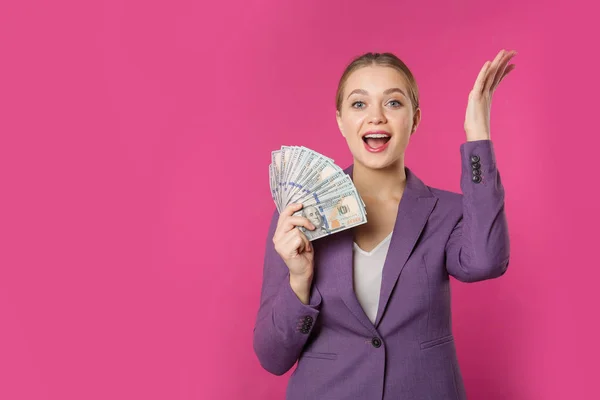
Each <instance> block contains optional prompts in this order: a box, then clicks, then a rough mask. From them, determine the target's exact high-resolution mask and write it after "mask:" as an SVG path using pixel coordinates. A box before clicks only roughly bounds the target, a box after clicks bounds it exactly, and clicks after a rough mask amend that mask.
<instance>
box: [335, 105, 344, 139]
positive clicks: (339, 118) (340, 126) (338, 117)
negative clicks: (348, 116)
mask: <svg viewBox="0 0 600 400" xmlns="http://www.w3.org/2000/svg"><path fill="white" fill-rule="evenodd" d="M335 120H336V121H337V124H338V128H339V130H340V132H341V133H342V136H343V137H346V135H345V134H344V128H342V114H340V111H339V110H336V112H335Z"/></svg>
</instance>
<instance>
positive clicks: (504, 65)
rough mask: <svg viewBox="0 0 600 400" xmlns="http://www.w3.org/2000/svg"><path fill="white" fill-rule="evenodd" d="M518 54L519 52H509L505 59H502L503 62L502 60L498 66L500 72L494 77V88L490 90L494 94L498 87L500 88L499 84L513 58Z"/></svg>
mask: <svg viewBox="0 0 600 400" xmlns="http://www.w3.org/2000/svg"><path fill="white" fill-rule="evenodd" d="M516 53H517V52H516V51H514V50H512V51H509V52H507V53H506V54H505V55H504V57H502V60H500V64H499V65H498V72H496V76H495V77H494V81H493V82H492V86H491V88H490V90H491V91H492V92H493V91H494V90H496V87H498V84H499V83H500V81H501V80H502V78H503V77H504V73H505V72H506V68H507V67H508V63H509V62H510V60H511V58H513V57H514V56H515V54H516Z"/></svg>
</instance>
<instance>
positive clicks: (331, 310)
mask: <svg viewBox="0 0 600 400" xmlns="http://www.w3.org/2000/svg"><path fill="white" fill-rule="evenodd" d="M515 54H516V52H515V51H504V50H502V51H500V53H499V54H498V55H497V56H496V58H495V59H494V60H493V61H492V62H490V61H488V62H486V63H485V64H484V65H483V68H482V69H481V71H480V72H479V75H478V76H477V79H476V81H475V85H474V87H473V89H472V90H471V92H470V94H469V98H468V104H467V110H466V118H465V124H464V129H465V132H466V142H464V143H462V144H461V146H460V156H461V160H462V172H461V190H462V194H459V193H453V192H449V191H445V190H442V189H436V188H432V187H430V186H427V185H426V184H424V183H423V182H422V181H421V180H420V179H419V178H418V177H417V176H416V175H415V174H414V173H413V172H412V171H411V170H410V169H409V168H408V167H406V166H405V163H404V155H405V152H406V149H407V147H408V144H409V142H410V138H411V136H412V135H413V133H415V131H416V129H417V127H418V126H419V122H420V120H421V110H420V108H419V94H418V89H417V85H416V82H415V79H414V77H413V75H412V73H411V72H410V70H409V69H408V67H407V66H406V65H405V64H404V63H403V62H402V61H401V60H400V59H398V58H397V57H396V56H394V55H393V54H390V53H383V54H379V53H375V54H373V53H367V54H365V55H363V56H361V57H359V58H357V59H355V60H354V61H353V62H352V63H351V64H350V65H349V66H348V67H347V68H346V71H345V72H344V74H343V75H342V77H341V79H340V83H339V87H338V92H337V122H338V126H339V129H340V131H341V133H342V135H343V136H344V138H345V139H346V141H347V143H348V147H349V149H350V152H351V153H352V156H353V159H354V163H353V164H352V165H351V166H349V167H348V168H347V169H346V170H345V171H346V172H347V173H348V174H349V175H350V177H351V178H352V180H353V182H354V185H355V186H356V188H357V190H358V192H359V194H360V196H361V197H362V199H363V201H364V202H365V204H366V208H367V212H368V222H367V223H366V224H364V225H359V226H357V227H355V228H353V229H348V230H345V231H342V232H338V233H336V234H333V235H329V236H326V237H323V238H321V239H318V240H315V241H313V242H310V241H308V240H307V239H306V236H305V235H304V234H303V233H302V232H301V231H300V230H299V229H298V226H303V227H305V228H307V229H309V230H311V229H314V225H312V223H311V221H310V220H309V219H307V218H305V217H302V216H296V217H294V216H292V214H293V213H294V212H296V211H298V210H300V209H301V208H302V205H290V206H288V207H287V208H286V209H285V210H283V211H282V212H281V214H280V215H277V213H276V212H275V213H274V214H273V217H272V219H271V224H270V227H269V237H268V240H267V247H266V253H265V259H264V270H263V284H262V291H261V302H260V308H259V310H258V315H257V319H256V325H255V328H254V351H255V353H256V355H257V356H258V359H259V361H260V364H261V365H262V366H263V367H264V368H265V369H266V370H267V371H269V372H271V373H273V374H276V375H281V374H284V373H286V372H287V371H288V370H290V368H291V367H292V366H293V365H294V364H295V363H296V362H298V365H297V367H296V369H295V370H294V372H293V374H292V375H291V377H290V380H289V383H288V386H287V395H286V399H288V400H300V399H311V400H314V399H319V400H321V399H329V400H343V399H344V400H345V399H348V400H362V399H364V400H375V399H385V400H398V399H405V400H408V399H411V400H412V399H414V400H417V399H418V400H421V399H432V400H441V399H444V400H447V399H461V400H462V399H465V398H466V394H465V389H464V385H463V379H462V375H461V371H460V368H459V365H458V361H457V355H456V347H455V343H454V337H453V334H452V326H451V303H450V282H449V276H450V275H451V276H453V277H454V278H456V279H458V280H460V281H463V282H476V281H481V280H484V279H491V278H496V277H499V276H501V275H503V274H504V273H505V272H506V269H507V267H508V264H509V252H510V248H509V236H508V226H507V222H506V216H505V213H504V188H503V186H502V183H501V181H500V175H499V172H498V168H497V165H496V157H495V154H494V148H493V145H492V142H491V140H490V106H491V101H492V94H493V92H494V90H495V89H496V88H497V87H498V84H499V83H500V81H501V80H502V79H503V78H504V77H505V76H506V75H507V74H508V73H509V72H510V71H512V69H514V64H511V65H509V61H510V60H511V58H513V57H514V55H515Z"/></svg>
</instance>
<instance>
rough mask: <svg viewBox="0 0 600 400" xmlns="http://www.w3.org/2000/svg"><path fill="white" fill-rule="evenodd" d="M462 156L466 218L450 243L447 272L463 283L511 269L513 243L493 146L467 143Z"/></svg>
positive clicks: (461, 219)
mask: <svg viewBox="0 0 600 400" xmlns="http://www.w3.org/2000/svg"><path fill="white" fill-rule="evenodd" d="M460 153H461V158H462V172H461V189H462V192H463V196H462V215H461V217H460V218H459V220H458V222H457V223H456V225H455V226H454V228H453V230H452V233H451V234H450V237H449V239H448V241H447V243H446V248H445V252H446V269H447V271H448V273H449V274H450V275H452V276H453V277H455V278H456V279H458V280H459V281H462V282H477V281H482V280H485V279H492V278H497V277H499V276H501V275H503V274H504V273H505V272H506V269H507V268H508V264H509V255H510V242H509V236H508V224H507V221H506V215H505V211H504V187H503V186H502V183H501V181H500V174H499V172H498V168H497V166H496V158H495V154H494V147H493V143H492V142H491V140H477V141H470V142H465V143H463V144H462V145H461V147H460ZM477 177H479V178H477Z"/></svg>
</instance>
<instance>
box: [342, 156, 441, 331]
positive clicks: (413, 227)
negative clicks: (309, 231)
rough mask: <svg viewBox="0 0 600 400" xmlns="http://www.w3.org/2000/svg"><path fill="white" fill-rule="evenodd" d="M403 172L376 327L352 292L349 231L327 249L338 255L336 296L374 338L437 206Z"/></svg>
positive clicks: (418, 182)
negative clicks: (401, 189)
mask: <svg viewBox="0 0 600 400" xmlns="http://www.w3.org/2000/svg"><path fill="white" fill-rule="evenodd" d="M352 170H353V165H350V166H349V167H348V168H346V169H345V170H344V171H345V172H346V173H347V174H348V175H349V176H350V178H351V179H353V177H352ZM405 172H406V186H405V188H404V193H403V194H402V198H401V200H400V203H399V205H398V211H397V215H396V222H395V224H394V228H393V234H392V238H391V241H390V246H389V250H388V253H387V256H386V259H385V262H384V266H383V276H382V280H381V292H380V296H379V307H378V310H377V318H376V320H375V324H372V323H371V320H369V318H368V317H367V315H366V314H365V312H364V310H363V308H362V306H361V305H360V303H359V302H358V299H357V297H356V294H355V292H354V274H353V272H354V268H353V242H354V234H353V232H352V229H347V230H345V231H342V232H338V233H336V234H335V235H332V236H336V237H335V240H333V241H332V242H331V243H330V245H331V246H333V247H334V249H332V250H333V251H332V253H333V254H337V257H336V260H335V262H334V263H333V264H334V265H336V267H337V276H338V283H339V287H338V292H339V295H340V297H341V298H342V300H343V301H344V303H345V304H346V306H347V307H348V308H349V309H350V311H351V312H352V314H354V316H355V317H356V318H357V319H358V320H359V321H360V322H361V323H362V324H363V325H364V326H365V327H366V328H367V329H369V330H370V331H371V332H373V333H375V334H376V333H377V330H376V327H377V326H379V323H380V322H381V319H382V317H383V315H384V313H385V309H386V307H387V304H388V302H389V300H390V296H391V294H392V291H393V290H394V287H395V286H396V282H397V281H398V278H399V277H400V274H401V272H402V269H403V268H404V265H405V264H406V261H407V260H408V258H409V257H410V254H411V253H412V250H413V249H414V247H415V245H416V243H417V241H418V239H419V237H420V236H421V232H422V231H423V228H424V227H425V224H426V222H427V219H428V218H429V215H431V212H432V211H433V208H434V207H435V204H436V202H437V198H436V197H435V196H433V194H432V193H431V191H430V190H429V188H428V187H427V186H426V185H425V184H424V183H423V182H422V181H421V180H420V179H419V178H418V177H417V176H416V175H415V174H414V173H413V172H412V171H411V170H410V169H409V168H408V167H405ZM368 212H369V210H368V209H367V213H368ZM368 218H369V216H368V214H367V219H368ZM332 239H334V238H332Z"/></svg>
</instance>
